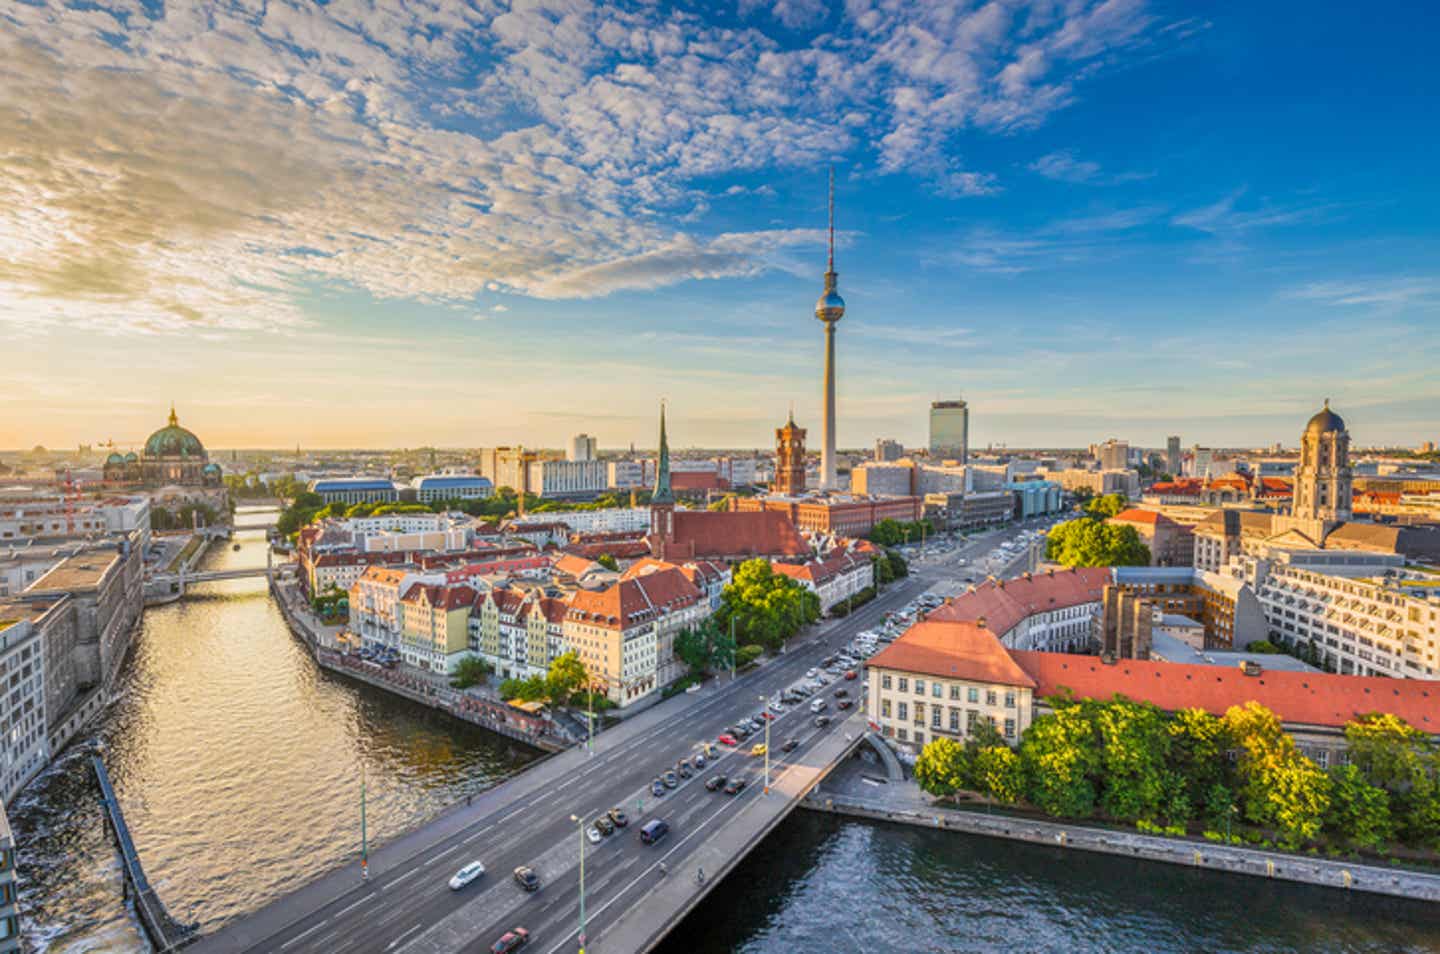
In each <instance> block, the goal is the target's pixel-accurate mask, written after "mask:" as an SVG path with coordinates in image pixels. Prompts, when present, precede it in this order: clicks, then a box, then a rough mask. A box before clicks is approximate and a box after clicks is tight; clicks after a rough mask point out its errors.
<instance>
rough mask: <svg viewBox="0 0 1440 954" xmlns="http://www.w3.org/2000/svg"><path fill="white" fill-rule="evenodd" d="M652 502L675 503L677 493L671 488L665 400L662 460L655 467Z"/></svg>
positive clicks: (663, 403) (662, 404) (662, 419)
mask: <svg viewBox="0 0 1440 954" xmlns="http://www.w3.org/2000/svg"><path fill="white" fill-rule="evenodd" d="M650 502H651V503H659V504H673V503H674V502H675V494H674V492H673V491H671V489H670V443H669V441H667V440H666V439H665V402H664V401H661V402H660V462H659V464H658V465H657V466H656V468H655V492H654V493H653V494H651V496H650Z"/></svg>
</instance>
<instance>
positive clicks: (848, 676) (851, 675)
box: [845, 669, 859, 679]
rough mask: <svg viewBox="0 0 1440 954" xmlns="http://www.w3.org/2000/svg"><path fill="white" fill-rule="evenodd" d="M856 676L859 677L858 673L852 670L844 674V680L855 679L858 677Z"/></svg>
mask: <svg viewBox="0 0 1440 954" xmlns="http://www.w3.org/2000/svg"><path fill="white" fill-rule="evenodd" d="M858 676H859V673H857V672H856V671H855V670H853V669H852V670H850V671H849V672H847V673H846V674H845V678H846V679H855V678H856V677H858Z"/></svg>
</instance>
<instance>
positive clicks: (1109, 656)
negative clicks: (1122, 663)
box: [1100, 653, 1116, 666]
mask: <svg viewBox="0 0 1440 954" xmlns="http://www.w3.org/2000/svg"><path fill="white" fill-rule="evenodd" d="M1100 662H1101V663H1103V664H1104V665H1106V666H1113V665H1115V662H1116V658H1115V654H1114V653H1101V654H1100Z"/></svg>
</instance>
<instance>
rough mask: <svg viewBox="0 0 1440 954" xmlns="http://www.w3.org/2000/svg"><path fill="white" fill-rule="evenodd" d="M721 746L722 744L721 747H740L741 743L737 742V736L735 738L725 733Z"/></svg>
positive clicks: (721, 738) (721, 737)
mask: <svg viewBox="0 0 1440 954" xmlns="http://www.w3.org/2000/svg"><path fill="white" fill-rule="evenodd" d="M720 744H721V745H739V744H740V742H739V740H737V739H736V738H735V736H733V735H731V734H730V733H728V732H727V733H725V734H724V735H722V736H720Z"/></svg>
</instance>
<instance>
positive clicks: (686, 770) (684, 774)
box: [675, 759, 695, 778]
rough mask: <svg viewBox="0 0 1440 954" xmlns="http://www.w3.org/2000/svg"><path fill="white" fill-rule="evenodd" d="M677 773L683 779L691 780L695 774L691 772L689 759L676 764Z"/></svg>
mask: <svg viewBox="0 0 1440 954" xmlns="http://www.w3.org/2000/svg"><path fill="white" fill-rule="evenodd" d="M675 771H677V772H679V773H680V777H681V778H689V777H690V776H691V775H693V774H695V773H694V772H693V771H692V770H691V768H690V762H689V760H687V759H681V760H680V761H679V762H677V763H676V764H675Z"/></svg>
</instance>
